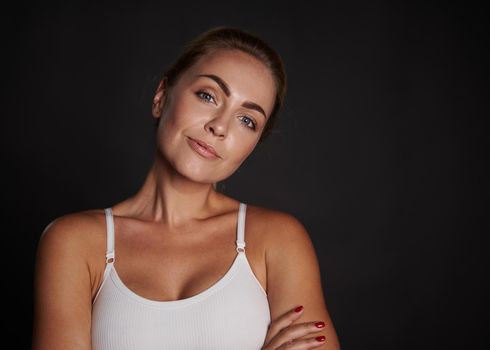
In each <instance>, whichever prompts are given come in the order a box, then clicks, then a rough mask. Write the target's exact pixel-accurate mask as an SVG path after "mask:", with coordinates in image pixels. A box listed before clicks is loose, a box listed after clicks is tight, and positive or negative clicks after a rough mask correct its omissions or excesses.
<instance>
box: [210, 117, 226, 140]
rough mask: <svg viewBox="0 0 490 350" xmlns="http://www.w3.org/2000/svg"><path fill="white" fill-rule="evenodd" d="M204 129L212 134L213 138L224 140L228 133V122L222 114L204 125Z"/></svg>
mask: <svg viewBox="0 0 490 350" xmlns="http://www.w3.org/2000/svg"><path fill="white" fill-rule="evenodd" d="M204 129H205V130H206V131H207V132H209V133H212V134H213V135H214V136H217V137H219V138H222V139H223V138H225V137H226V134H227V133H228V120H227V118H226V117H225V116H224V113H221V114H218V115H215V116H214V117H213V118H212V119H210V120H209V121H208V122H206V124H204Z"/></svg>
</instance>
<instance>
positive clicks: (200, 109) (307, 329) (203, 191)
mask: <svg viewBox="0 0 490 350" xmlns="http://www.w3.org/2000/svg"><path fill="white" fill-rule="evenodd" d="M200 75H213V76H217V77H219V78H220V79H221V80H222V81H224V82H225V83H226V85H227V86H228V89H229V95H227V94H226V93H225V92H224V91H223V89H222V88H221V87H220V85H219V84H218V83H217V82H216V81H215V80H214V79H212V78H209V77H203V76H200ZM274 97H275V85H274V80H273V76H272V75H271V73H270V71H269V70H268V68H267V67H265V66H264V65H263V64H262V63H261V62H260V61H258V60H257V59H255V58H254V57H252V56H250V55H248V54H246V53H243V52H241V51H234V50H226V51H217V52H214V53H212V54H208V55H206V56H204V57H201V58H200V59H199V60H198V61H197V62H196V63H195V64H194V65H193V66H192V67H190V68H189V69H188V70H187V71H186V72H184V73H183V75H182V76H181V77H180V78H179V79H178V81H177V83H176V84H175V85H174V86H173V87H168V86H167V85H166V81H165V80H162V82H161V83H160V85H159V87H158V89H157V91H156V93H155V96H154V99H153V106H152V114H153V117H154V118H161V120H160V124H159V127H158V129H157V133H156V143H155V154H154V162H153V164H152V166H151V167H150V169H149V171H148V174H147V177H146V179H145V181H144V183H143V185H142V187H141V188H140V189H139V190H138V191H137V193H136V194H135V195H134V196H132V197H130V198H127V199H125V200H123V201H122V202H120V203H117V204H116V205H114V206H112V208H113V213H114V219H115V231H116V232H117V234H116V247H117V249H116V261H115V263H114V266H115V267H116V269H117V271H118V274H119V276H120V277H121V279H122V280H123V281H124V283H125V284H126V285H127V286H128V288H130V289H131V290H133V291H134V292H135V293H137V294H139V295H141V296H143V297H145V298H148V299H152V300H160V301H163V300H166V301H168V300H178V299H182V298H188V297H190V296H193V295H196V294H198V293H200V292H202V291H203V290H205V289H207V288H209V287H210V286H211V285H213V284H214V283H215V282H216V281H217V280H218V279H219V278H220V277H221V276H223V275H224V274H225V273H226V272H227V271H228V269H229V267H230V266H231V263H232V261H233V260H234V258H235V255H236V251H235V239H236V238H235V233H236V231H235V229H236V219H237V211H238V204H239V202H238V201H236V200H235V199H233V198H230V197H227V196H225V195H223V194H220V193H218V192H216V191H215V190H214V188H213V183H215V182H217V181H220V180H223V179H225V178H227V177H229V176H230V175H231V174H233V172H235V171H236V170H237V169H238V167H239V166H240V165H241V164H242V163H243V162H244V161H245V160H246V159H247V157H248V156H249V155H250V154H251V152H252V151H253V150H254V148H255V146H256V145H257V143H258V140H259V138H260V135H261V132H262V130H263V128H264V126H265V124H266V121H267V118H268V116H269V115H270V113H271V111H272V108H273V103H274ZM249 102H253V103H254V104H255V105H258V106H260V107H261V109H263V111H264V114H265V115H262V113H261V112H259V111H258V110H257V108H250V104H249ZM247 103H248V104H247ZM252 126H254V128H253V127H252ZM187 137H192V138H197V139H200V140H202V141H205V142H207V143H208V144H211V145H213V146H214V148H215V149H216V151H217V152H218V153H219V155H220V158H217V159H205V158H203V157H202V156H201V155H199V154H197V153H196V152H195V151H194V150H193V149H192V148H191V147H189V145H188V143H187ZM246 230H247V231H246V242H247V246H246V254H247V259H248V261H249V263H250V265H251V267H252V270H253V272H254V274H255V276H256V277H257V279H258V281H259V283H260V284H261V285H262V287H263V288H264V290H265V291H266V292H267V295H268V300H269V305H270V310H271V319H272V323H271V325H270V327H269V330H268V333H267V337H266V340H265V343H264V347H263V349H264V350H272V349H286V348H287V349H311V348H321V349H329V350H333V349H340V347H339V343H338V339H337V335H336V333H335V329H334V327H333V324H332V321H331V319H330V316H329V314H328V311H327V308H326V305H325V301H324V298H323V291H322V287H321V279H320V270H319V265H318V260H317V257H316V254H315V249H314V247H313V245H312V242H311V240H310V238H309V236H308V233H307V232H306V230H305V228H304V227H303V225H302V224H301V223H300V222H299V221H298V220H297V219H296V218H295V217H293V216H292V215H290V214H287V213H283V212H280V211H276V210H271V209H267V208H262V207H258V206H253V205H248V208H247V216H246ZM105 249H106V224H105V216H104V212H103V209H93V210H87V211H83V212H77V213H71V214H67V215H64V216H62V217H59V218H57V219H56V220H54V221H53V222H51V223H50V224H49V225H48V226H47V227H46V229H45V230H44V232H43V235H42V238H41V240H40V242H39V247H38V255H37V260H36V274H35V300H34V301H35V320H34V334H33V349H36V350H39V349H51V350H53V349H54V350H56V349H74V350H77V349H84V350H86V349H90V348H91V345H90V342H91V338H90V327H91V308H92V302H93V300H94V298H95V295H96V293H97V291H98V289H99V288H100V285H101V282H102V278H103V272H104V268H105ZM157 276H158V278H157ZM298 305H303V306H304V309H303V311H302V312H300V313H296V312H294V311H291V310H292V309H293V308H295V307H297V306H298ZM318 321H323V322H324V323H325V324H326V326H325V327H324V328H321V329H319V328H316V327H315V326H314V323H315V322H318ZM319 335H324V336H325V337H326V339H327V340H326V341H325V342H323V343H320V342H318V341H316V340H315V339H314V337H316V336H319ZM292 339H294V341H293V342H292V343H290V344H286V343H287V342H288V341H291V340H292ZM307 339H309V340H307Z"/></svg>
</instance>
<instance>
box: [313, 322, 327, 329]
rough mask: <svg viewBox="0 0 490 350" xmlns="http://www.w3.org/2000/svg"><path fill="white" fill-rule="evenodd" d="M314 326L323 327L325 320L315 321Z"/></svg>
mask: <svg viewBox="0 0 490 350" xmlns="http://www.w3.org/2000/svg"><path fill="white" fill-rule="evenodd" d="M315 327H316V328H323V327H325V322H317V323H315Z"/></svg>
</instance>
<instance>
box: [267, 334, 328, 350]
mask: <svg viewBox="0 0 490 350" xmlns="http://www.w3.org/2000/svg"><path fill="white" fill-rule="evenodd" d="M325 341H326V338H325V336H323V335H320V336H316V337H313V338H307V339H299V340H292V341H289V342H286V343H284V344H282V345H281V346H280V347H278V348H276V349H275V350H286V349H287V350H307V349H314V348H317V347H319V346H322V345H323V344H325Z"/></svg>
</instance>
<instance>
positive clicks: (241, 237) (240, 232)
mask: <svg viewBox="0 0 490 350" xmlns="http://www.w3.org/2000/svg"><path fill="white" fill-rule="evenodd" d="M246 210H247V205H246V204H245V203H240V207H239V209H238V225H237V226H238V227H237V240H236V245H237V247H236V251H237V252H238V253H244V252H245V213H246Z"/></svg>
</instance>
